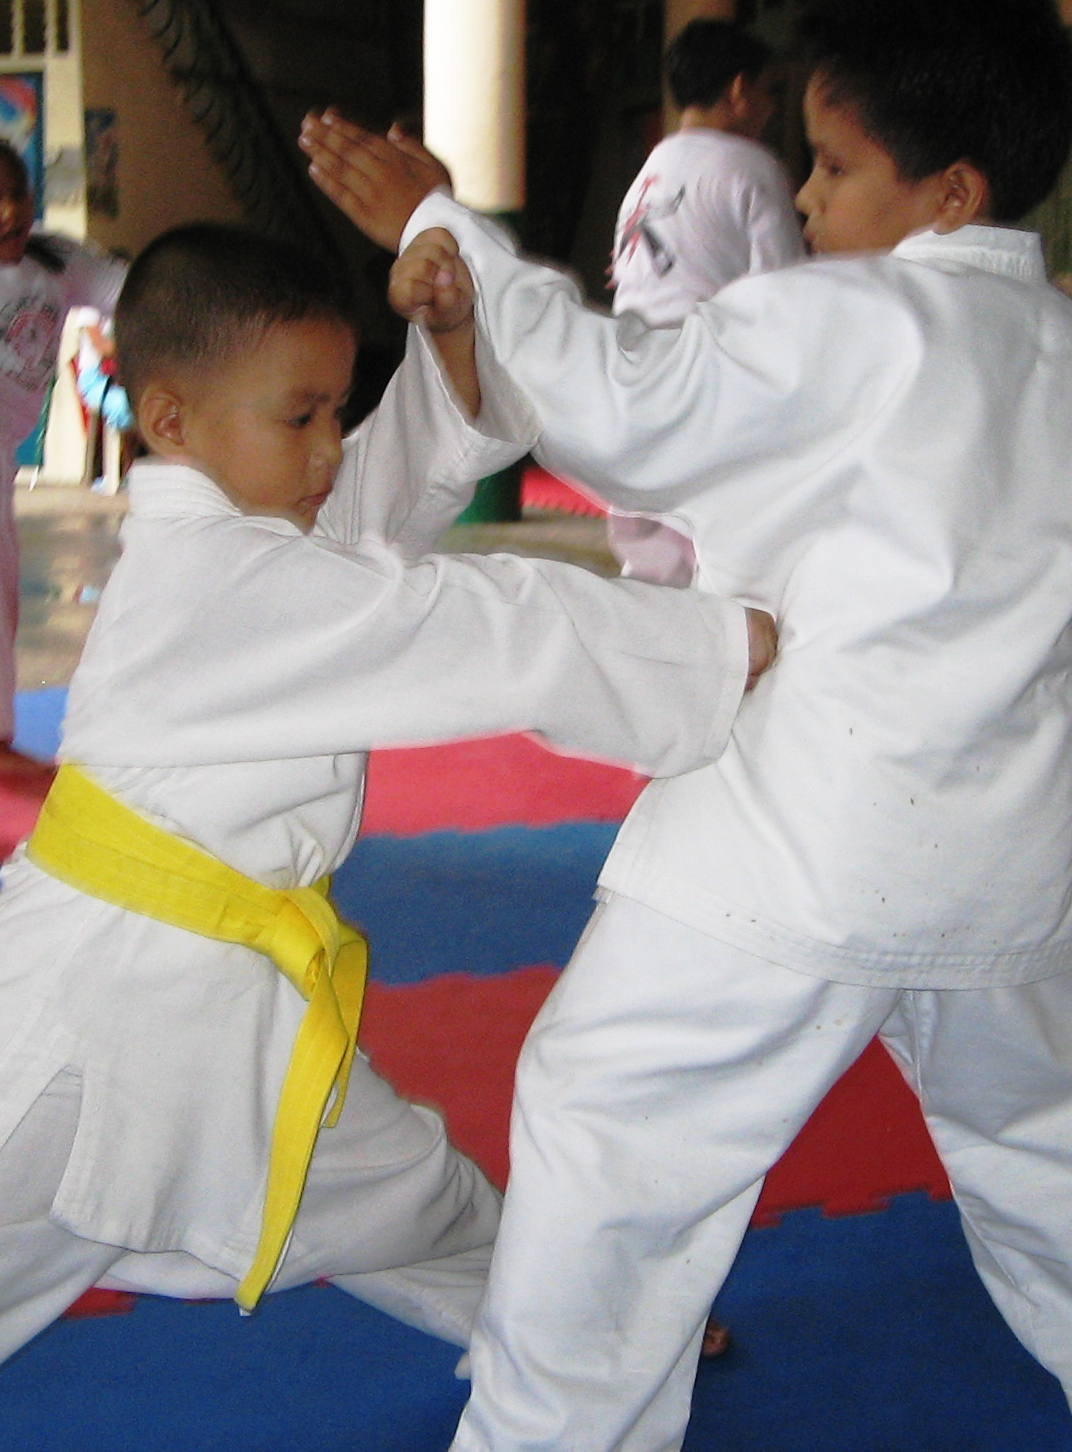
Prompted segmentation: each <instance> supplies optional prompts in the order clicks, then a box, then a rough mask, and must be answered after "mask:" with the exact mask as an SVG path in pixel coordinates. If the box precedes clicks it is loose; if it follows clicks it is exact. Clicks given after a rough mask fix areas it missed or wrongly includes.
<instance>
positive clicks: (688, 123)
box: [678, 97, 743, 136]
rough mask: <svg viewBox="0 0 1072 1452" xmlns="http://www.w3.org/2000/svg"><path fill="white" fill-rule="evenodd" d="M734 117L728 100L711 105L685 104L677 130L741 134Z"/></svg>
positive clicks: (723, 99) (721, 100)
mask: <svg viewBox="0 0 1072 1452" xmlns="http://www.w3.org/2000/svg"><path fill="white" fill-rule="evenodd" d="M735 121H736V117H735V115H734V110H733V107H732V106H731V105H730V103H729V101H728V100H727V99H726V98H725V97H722V99H720V100H718V101H716V102H715V104H714V105H713V106H686V107H685V109H684V111H682V113H681V120H680V122H679V123H678V130H679V131H725V132H728V133H729V134H730V135H731V136H737V135H741V134H743V133H741V132H739V131H738V129H737V127H736V125H735Z"/></svg>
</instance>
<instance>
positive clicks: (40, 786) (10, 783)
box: [0, 744, 56, 801]
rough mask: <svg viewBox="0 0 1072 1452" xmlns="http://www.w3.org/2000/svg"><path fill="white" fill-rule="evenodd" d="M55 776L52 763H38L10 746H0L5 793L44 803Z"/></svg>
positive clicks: (1, 783)
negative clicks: (31, 798)
mask: <svg viewBox="0 0 1072 1452" xmlns="http://www.w3.org/2000/svg"><path fill="white" fill-rule="evenodd" d="M55 775H56V768H55V766H54V765H53V764H52V762H49V761H38V760H37V759H36V757H33V756H26V755H25V754H24V753H23V752H21V751H16V750H15V748H14V747H13V746H10V745H8V744H2V745H0V787H3V788H4V790H5V791H10V792H14V793H15V794H16V795H18V796H20V797H36V798H37V799H38V800H39V801H43V800H44V798H45V794H46V792H47V791H48V789H49V787H50V786H51V785H52V778H53V777H54V776H55Z"/></svg>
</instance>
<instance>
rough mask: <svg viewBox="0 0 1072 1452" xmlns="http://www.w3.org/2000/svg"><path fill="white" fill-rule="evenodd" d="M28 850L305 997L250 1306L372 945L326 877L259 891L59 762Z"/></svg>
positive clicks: (297, 1187)
mask: <svg viewBox="0 0 1072 1452" xmlns="http://www.w3.org/2000/svg"><path fill="white" fill-rule="evenodd" d="M27 850H28V854H29V856H30V858H31V860H32V861H33V862H35V863H36V864H37V866H39V867H41V868H42V869H43V870H44V871H45V872H48V873H50V874H51V875H52V876H53V877H57V878H59V879H60V880H61V881H63V882H66V883H68V884H69V885H70V886H71V887H75V888H77V889H78V890H79V891H80V892H84V893H87V894H88V895H89V896H91V897H97V898H102V899H103V900H104V901H105V902H110V903H113V904H114V905H115V906H116V907H121V908H126V909H127V911H129V912H133V913H139V914H141V915H142V916H144V917H150V918H156V919H158V920H159V921H160V922H164V923H169V924H170V925H171V926H172V927H177V928H185V929H187V931H189V932H191V933H199V934H201V936H202V937H207V938H216V939H219V940H221V941H223V942H227V943H241V944H243V945H244V946H246V947H248V948H254V949H256V950H257V951H258V952H260V953H263V954H264V955H265V956H266V957H268V958H270V959H271V960H272V962H273V963H274V964H275V965H276V967H277V968H278V969H279V970H280V972H281V973H283V974H285V975H286V977H287V978H288V979H289V980H290V982H291V983H293V985H294V987H295V988H296V989H297V990H298V992H299V993H301V994H302V996H303V997H304V998H306V999H308V1001H309V1006H308V1008H307V1009H306V1011H305V1014H304V1016H303V1018H302V1021H301V1025H300V1027H299V1029H298V1033H297V1037H296V1038H295V1040H294V1047H293V1049H292V1051H291V1056H290V1063H289V1065H288V1066H287V1073H286V1077H285V1079H284V1081H283V1086H282V1089H281V1090H280V1095H279V1104H278V1107H277V1109H276V1116H275V1124H274V1126H273V1129H272V1149H271V1157H270V1159H269V1164H268V1183H267V1189H266V1191H265V1199H264V1214H263V1217H262V1221H261V1234H260V1240H259V1242H258V1245H257V1249H256V1252H255V1254H254V1257H253V1263H252V1264H251V1266H250V1268H249V1270H248V1271H247V1272H246V1275H245V1276H244V1278H243V1280H242V1282H241V1284H240V1285H239V1287H238V1290H237V1292H236V1294H235V1300H236V1301H237V1302H238V1304H239V1305H240V1306H241V1307H242V1308H243V1309H244V1310H251V1309H252V1308H253V1307H254V1306H255V1305H256V1304H257V1301H258V1300H259V1299H260V1297H261V1294H262V1293H263V1291H264V1289H265V1287H266V1286H267V1285H268V1282H269V1281H270V1280H271V1278H272V1276H273V1275H274V1274H275V1271H276V1268H277V1266H278V1264H279V1261H280V1259H281V1258H282V1255H283V1252H284V1250H285V1249H286V1244H287V1239H288V1237H289V1235H290V1230H291V1226H292V1225H293V1223H294V1217H295V1215H296V1214H297V1211H298V1203H299V1201H300V1200H301V1195H302V1189H303V1187H304V1185H305V1177H306V1174H307V1172H308V1169H309V1160H310V1158H311V1156H312V1153H313V1146H314V1144H315V1143H316V1137H317V1134H318V1132H319V1130H320V1127H321V1125H322V1124H324V1125H329V1126H330V1125H333V1124H335V1123H337V1121H338V1117H339V1113H340V1111H341V1110H342V1105H343V1099H344V1097H345V1094H346V1083H347V1079H348V1077H349V1073H350V1064H351V1061H352V1060H353V1056H354V1047H355V1044H356V1040H357V1026H358V1022H359V1020H360V1017H361V1002H362V998H363V997H364V991H365V979H366V976H367V973H368V945H367V943H366V942H365V939H364V938H363V937H362V936H361V934H360V933H357V932H355V931H354V929H353V928H351V927H349V926H348V924H346V923H344V922H343V921H342V920H341V919H340V918H339V916H338V914H337V913H336V912H335V910H334V908H333V907H332V906H331V904H330V902H328V900H327V891H328V879H327V878H322V879H321V880H320V882H318V883H317V884H316V885H315V886H314V887H296V888H289V889H285V890H277V889H275V888H270V887H264V886H262V884H261V883H259V882H255V881H254V880H253V879H252V878H250V877H246V876H245V875H244V874H243V873H241V872H236V871H235V869H234V868H232V867H228V866H227V865H226V864H225V863H223V862H220V861H218V860H217V859H216V858H215V857H211V856H209V854H208V853H207V852H203V851H202V850H201V849H200V848H199V847H195V846H193V845H192V844H191V843H189V842H184V841H183V840H182V839H181V838H179V837H174V836H172V834H171V833H170V832H167V831H165V830H164V829H163V828H162V827H157V826H155V825H154V824H153V823H152V822H149V821H147V820H146V819H145V818H144V817H142V816H140V815H139V814H138V813H137V812H135V811H133V810H132V809H131V808H130V807H126V806H124V805H123V803H122V802H119V801H117V800H116V799H115V797H113V796H112V795H111V794H110V793H109V792H107V791H105V790H104V789H103V788H102V787H100V786H98V785H97V784H96V783H95V782H93V781H91V780H90V778H89V777H88V776H86V774H85V773H84V772H83V771H81V770H80V769H79V768H78V767H76V766H73V765H70V764H65V765H63V766H61V767H60V770H59V772H58V773H57V775H56V780H55V781H54V783H53V785H52V789H51V790H50V792H49V794H48V796H47V797H46V799H45V803H44V806H43V807H42V809H41V814H40V816H39V817H38V820H37V826H36V827H35V829H34V832H33V835H32V836H31V838H30V841H29V844H28V849H27ZM333 1089H334V1090H335V1097H334V1102H333V1103H332V1105H331V1109H330V1112H329V1113H328V1114H327V1116H326V1117H325V1112H324V1111H325V1109H326V1107H327V1105H328V1100H329V1098H330V1096H331V1092H332V1090H333Z"/></svg>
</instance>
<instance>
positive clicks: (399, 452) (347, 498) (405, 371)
mask: <svg viewBox="0 0 1072 1452" xmlns="http://www.w3.org/2000/svg"><path fill="white" fill-rule="evenodd" d="M477 364H478V368H479V371H480V384H481V394H482V400H483V401H482V406H481V411H480V417H479V418H478V419H476V420H473V419H470V418H469V416H468V415H467V414H466V413H465V411H464V410H463V409H462V408H461V407H460V406H459V404H458V402H457V399H456V398H455V396H454V393H453V390H452V388H451V386H450V383H449V381H448V379H447V377H446V375H445V373H444V371H443V369H442V367H441V365H440V362H439V356H438V354H437V352H436V350H435V347H434V345H433V344H432V343H431V341H430V339H429V338H428V336H427V335H426V334H425V333H424V331H423V330H422V329H420V328H416V327H411V328H410V330H409V337H408V339H407V345H406V356H405V359H404V360H403V362H402V365H401V367H400V368H399V369H398V371H397V372H396V373H395V375H394V377H393V378H392V379H391V381H390V383H389V384H388V385H387V389H386V390H385V392H384V396H383V399H382V401H381V402H380V405H379V407H378V408H377V409H376V410H375V411H374V412H373V413H372V414H370V415H369V417H368V418H367V419H366V420H365V421H364V423H363V424H362V425H361V426H360V427H359V428H358V429H357V430H356V431H355V432H354V433H353V434H352V435H351V436H350V437H349V438H348V439H347V440H346V442H345V445H344V456H343V462H342V466H341V468H340V470H339V474H338V477H337V480H336V484H335V489H334V492H333V494H332V496H331V498H330V499H329V500H328V502H327V504H326V505H325V506H324V508H323V509H322V510H321V515H320V521H319V522H318V530H320V531H321V532H322V533H324V534H326V535H327V536H328V537H329V538H331V539H334V540H336V541H338V542H340V543H343V544H353V543H356V541H357V540H359V539H360V538H361V537H362V536H363V535H368V536H371V537H373V538H375V539H378V540H381V541H385V542H387V543H389V544H391V545H393V546H394V548H395V549H397V550H398V551H399V553H401V554H402V555H404V556H406V557H407V558H410V559H415V558H417V557H419V556H420V555H422V554H426V553H427V552H428V551H429V550H431V549H432V548H433V547H434V546H435V544H436V541H437V540H438V539H439V537H440V536H441V535H442V533H443V531H444V530H445V529H447V528H448V527H449V526H450V525H451V524H453V522H454V520H455V519H456V518H457V517H458V515H459V514H460V513H461V511H462V510H463V509H464V508H465V507H466V505H467V504H468V503H469V501H470V500H471V499H472V497H473V491H474V489H475V487H476V483H477V480H479V479H481V478H483V477H484V476H485V475H488V474H494V473H495V472H496V471H497V470H499V469H503V468H505V467H506V466H507V465H508V464H512V463H513V462H514V461H515V460H516V459H519V458H521V457H522V456H523V455H524V454H526V453H528V451H529V449H530V448H531V447H532V444H533V443H534V442H535V439H536V433H537V426H536V417H535V414H534V413H533V411H532V409H531V408H530V407H529V406H528V404H527V402H526V401H525V399H524V396H523V394H522V393H521V392H520V390H519V389H518V388H517V387H516V386H515V385H514V384H513V383H512V382H511V381H510V379H509V378H508V377H507V375H506V373H505V372H504V371H503V369H502V368H501V367H500V365H499V364H498V363H497V361H496V359H495V357H494V354H493V353H492V352H491V350H490V349H489V348H488V345H487V342H486V340H485V339H483V338H480V339H478V344H477Z"/></svg>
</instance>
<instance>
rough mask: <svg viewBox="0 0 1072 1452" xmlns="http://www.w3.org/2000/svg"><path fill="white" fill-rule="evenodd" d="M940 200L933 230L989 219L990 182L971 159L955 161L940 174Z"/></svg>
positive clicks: (947, 228) (957, 226) (945, 230)
mask: <svg viewBox="0 0 1072 1452" xmlns="http://www.w3.org/2000/svg"><path fill="white" fill-rule="evenodd" d="M940 180H941V184H942V201H941V205H940V207H939V209H938V214H937V216H936V217H935V219H934V222H933V224H932V229H933V230H934V231H935V232H939V233H943V234H944V233H949V232H955V231H956V230H957V229H958V228H959V227H968V226H970V225H971V224H972V223H973V222H985V221H988V220H989V212H990V183H989V182H988V181H987V179H986V177H985V176H984V175H983V173H982V172H981V171H980V170H979V168H978V167H977V166H975V165H974V163H973V162H970V161H967V160H961V161H955V162H954V163H953V165H952V166H948V167H946V169H945V171H944V172H942V174H941V178H940Z"/></svg>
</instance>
